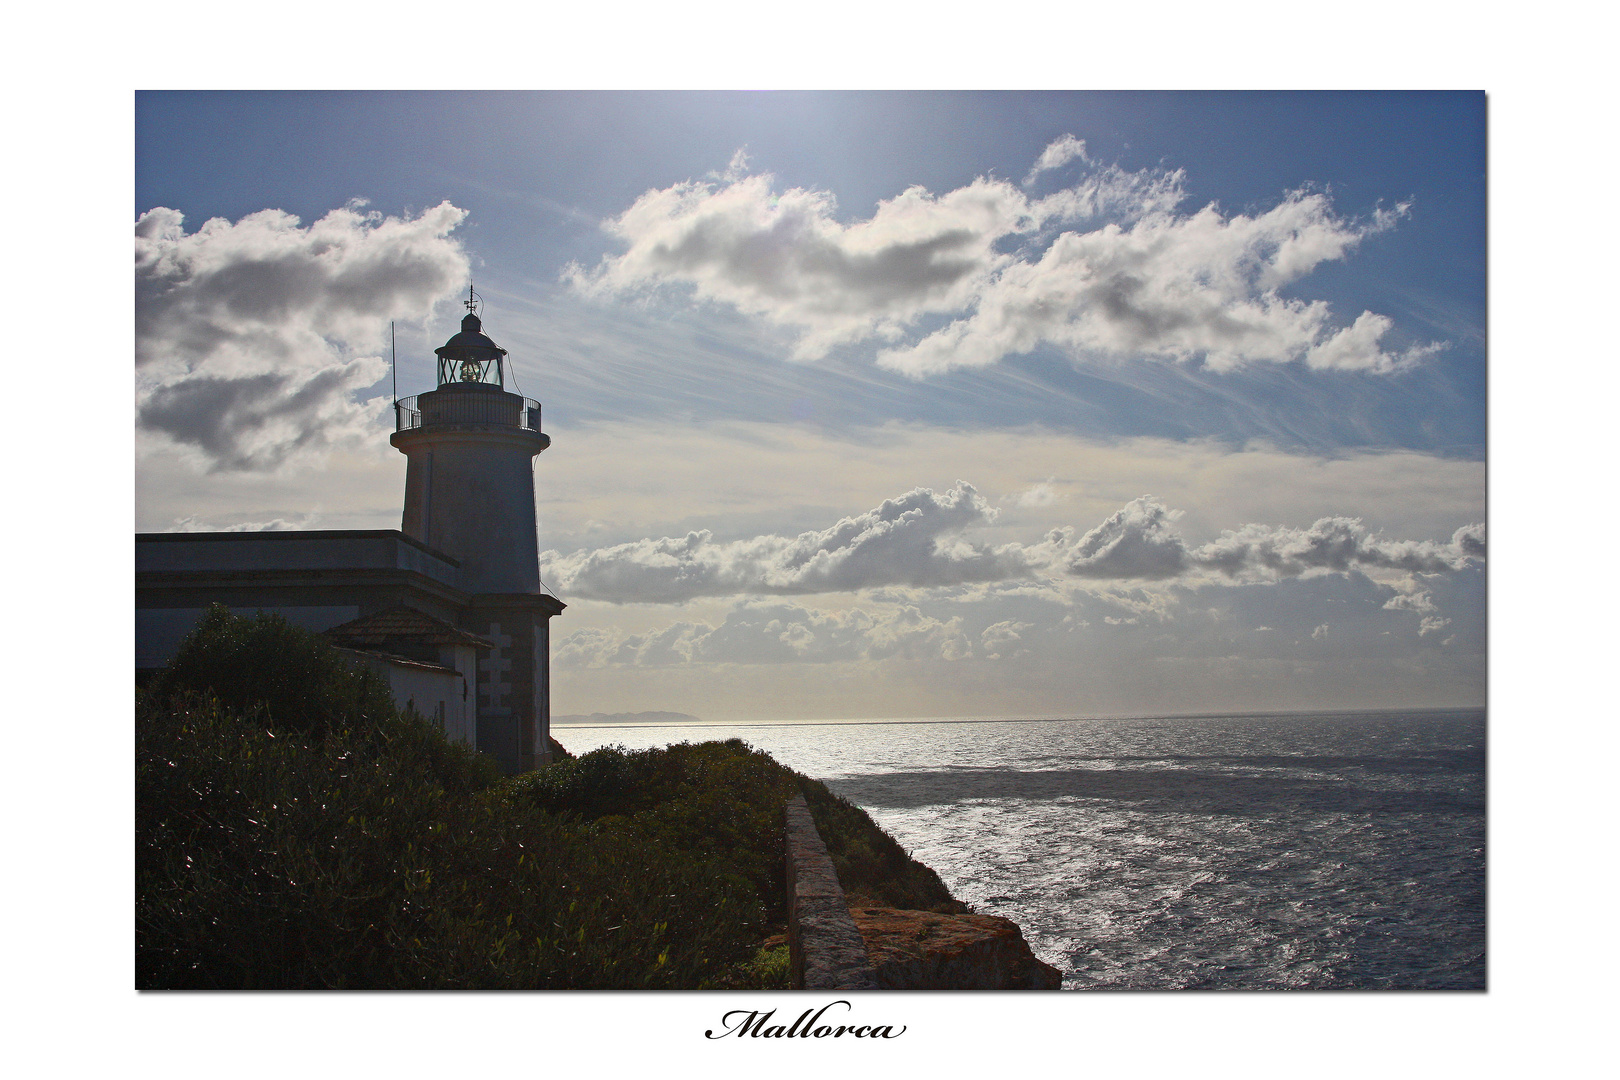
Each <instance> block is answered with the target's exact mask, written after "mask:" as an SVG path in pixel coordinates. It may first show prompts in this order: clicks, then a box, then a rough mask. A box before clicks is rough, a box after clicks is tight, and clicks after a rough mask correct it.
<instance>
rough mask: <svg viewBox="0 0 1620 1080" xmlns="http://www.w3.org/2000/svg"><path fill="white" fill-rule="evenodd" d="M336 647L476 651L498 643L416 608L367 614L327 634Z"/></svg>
mask: <svg viewBox="0 0 1620 1080" xmlns="http://www.w3.org/2000/svg"><path fill="white" fill-rule="evenodd" d="M324 633H325V634H326V636H327V637H329V638H331V639H332V641H333V642H334V643H335V644H339V645H348V646H367V647H371V648H376V647H377V646H381V645H397V644H405V643H409V644H412V645H471V646H472V647H473V648H475V649H493V648H494V647H495V643H494V642H493V641H490V640H489V639H488V638H481V637H479V636H478V635H477V634H470V633H468V632H467V631H465V630H462V629H459V628H457V627H454V626H451V625H450V624H449V623H447V622H445V621H444V620H443V619H435V618H434V617H433V616H432V615H429V614H427V613H426V612H422V611H417V610H416V609H415V608H408V607H392V608H387V609H386V610H383V611H377V612H373V613H372V614H370V615H363V616H361V617H360V618H358V619H354V620H352V621H350V622H346V623H342V624H341V625H338V626H334V627H332V628H331V629H330V630H327V631H324Z"/></svg>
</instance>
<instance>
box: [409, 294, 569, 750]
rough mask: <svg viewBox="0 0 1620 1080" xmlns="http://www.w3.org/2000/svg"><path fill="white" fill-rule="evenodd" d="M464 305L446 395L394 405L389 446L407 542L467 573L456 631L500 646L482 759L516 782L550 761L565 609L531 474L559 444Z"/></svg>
mask: <svg viewBox="0 0 1620 1080" xmlns="http://www.w3.org/2000/svg"><path fill="white" fill-rule="evenodd" d="M465 304H466V307H467V314H466V316H465V317H464V318H463V319H462V320H461V330H460V332H459V333H457V334H455V335H454V336H453V337H451V338H450V340H449V341H447V342H445V343H444V344H443V345H442V346H440V347H439V348H438V349H435V350H434V352H435V354H436V355H437V356H438V385H437V387H436V388H435V389H433V390H430V391H428V392H427V393H424V394H420V395H418V396H417V397H414V398H405V399H402V400H401V401H399V402H398V403H397V404H396V405H395V408H394V433H393V435H392V436H391V437H390V439H389V441H390V442H391V443H392V444H393V445H394V447H396V448H397V449H398V450H399V451H400V453H402V454H404V455H405V458H406V462H407V464H406V470H405V506H404V513H403V515H402V519H401V526H400V528H401V531H402V532H403V533H404V534H405V535H406V536H408V537H410V538H411V539H413V540H416V541H418V542H420V543H421V544H422V545H424V546H425V547H427V548H429V549H431V550H433V551H435V552H438V553H441V554H443V555H446V556H449V557H450V558H451V559H453V560H455V561H456V562H457V563H459V564H460V565H459V571H458V575H459V581H458V585H459V587H460V589H461V590H462V591H463V592H464V593H467V594H470V600H471V603H470V604H469V605H467V607H466V608H465V609H464V610H463V611H462V612H461V614H460V618H459V620H458V625H460V626H461V627H462V628H463V629H465V630H468V631H471V632H472V633H474V634H477V635H479V636H481V637H484V638H487V639H488V640H490V641H492V642H494V644H495V648H494V649H492V650H489V651H488V652H487V653H486V654H485V655H483V656H481V657H480V659H479V666H478V691H477V692H478V739H477V741H478V749H480V750H482V751H484V752H486V753H489V754H491V755H493V756H494V757H495V758H496V759H497V760H499V761H500V762H501V764H502V766H503V767H504V768H505V769H506V771H508V772H517V771H524V770H527V769H532V768H534V767H535V766H537V765H540V764H543V763H545V762H546V761H549V760H550V745H551V744H550V717H551V706H550V699H551V694H550V682H551V679H550V652H551V649H550V619H551V617H552V616H554V615H557V614H559V613H560V612H561V611H562V609H563V606H564V605H563V604H562V603H561V602H559V601H558V600H557V599H556V598H555V597H552V596H549V595H546V594H545V593H543V592H541V589H540V557H539V556H540V553H539V539H538V536H537V521H536V518H535V500H534V466H535V459H536V458H537V457H538V456H539V455H540V453H541V452H542V451H543V450H545V449H546V447H548V446H550V445H551V437H550V436H548V435H546V434H545V433H544V432H543V431H541V430H540V403H539V402H538V401H535V400H533V399H532V398H526V397H523V396H521V395H519V394H515V393H512V392H511V391H509V390H507V389H506V377H507V365H506V358H507V352H506V350H505V349H503V348H501V347H500V346H499V345H497V344H495V342H494V341H493V340H491V338H490V337H489V336H488V335H487V334H485V333H484V327H483V320H482V319H480V318H479V314H478V308H479V301H478V297H477V296H476V294H474V293H473V291H472V289H471V288H470V287H469V288H468V290H467V300H466V301H465Z"/></svg>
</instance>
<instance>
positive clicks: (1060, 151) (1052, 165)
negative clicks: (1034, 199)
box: [1024, 135, 1091, 187]
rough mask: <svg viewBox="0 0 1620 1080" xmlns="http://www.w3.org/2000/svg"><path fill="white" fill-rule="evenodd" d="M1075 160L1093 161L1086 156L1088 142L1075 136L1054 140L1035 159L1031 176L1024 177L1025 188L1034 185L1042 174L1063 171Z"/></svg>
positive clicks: (1064, 136) (1030, 171) (1031, 168)
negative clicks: (1057, 170) (1053, 170)
mask: <svg viewBox="0 0 1620 1080" xmlns="http://www.w3.org/2000/svg"><path fill="white" fill-rule="evenodd" d="M1075 158H1079V159H1080V160H1081V161H1090V160H1091V158H1090V157H1089V156H1088V155H1087V154H1086V140H1084V139H1077V138H1075V137H1074V136H1073V135H1063V136H1060V137H1059V138H1057V139H1054V140H1053V141H1052V142H1051V143H1049V144H1047V147H1046V149H1045V150H1042V151H1041V156H1040V157H1038V158H1036V159H1035V164H1034V165H1032V166H1031V167H1030V170H1029V175H1028V176H1026V177H1024V186H1025V187H1028V186H1029V185H1031V184H1033V183H1034V182H1035V178H1036V177H1037V176H1039V175H1040V174H1041V173H1043V172H1049V171H1051V170H1052V169H1061V168H1062V167H1063V166H1065V165H1067V164H1068V163H1069V162H1071V161H1073V160H1074V159H1075Z"/></svg>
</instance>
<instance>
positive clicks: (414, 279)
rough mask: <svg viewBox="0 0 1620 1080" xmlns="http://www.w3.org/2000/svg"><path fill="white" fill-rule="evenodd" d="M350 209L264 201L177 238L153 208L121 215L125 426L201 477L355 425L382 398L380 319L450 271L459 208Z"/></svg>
mask: <svg viewBox="0 0 1620 1080" xmlns="http://www.w3.org/2000/svg"><path fill="white" fill-rule="evenodd" d="M361 205H362V204H359V203H353V204H351V205H350V206H348V207H346V208H344V209H342V210H334V211H332V212H331V213H328V214H327V215H326V216H325V217H323V218H321V219H320V220H319V221H316V222H314V223H313V224H311V225H309V226H303V225H301V224H300V223H299V220H298V219H297V218H296V217H293V216H292V215H291V214H286V213H283V212H282V211H279V210H262V211H259V212H258V213H254V214H249V215H248V216H246V217H244V218H242V219H241V220H240V221H238V222H236V223H234V224H233V223H231V222H229V221H226V220H225V219H223V218H213V219H211V220H209V221H206V222H204V223H203V225H202V226H201V227H200V228H199V229H197V231H196V232H193V233H189V234H188V233H186V231H185V228H184V217H183V216H182V215H181V214H180V213H179V212H178V211H175V210H170V209H168V208H166V207H158V208H156V209H153V210H150V211H148V212H147V213H145V214H143V215H141V217H140V218H139V220H138V221H137V222H136V225H135V298H136V305H135V321H136V335H135V363H136V372H137V375H136V383H137V398H136V400H137V406H138V414H137V416H138V423H139V425H140V427H141V429H142V430H143V432H144V433H146V434H147V435H149V436H150V435H155V436H158V437H159V438H161V439H165V440H168V441H171V442H173V443H175V444H178V445H181V446H184V447H186V448H188V449H189V450H190V451H191V452H192V454H193V455H194V457H195V459H196V460H197V461H198V462H199V463H200V464H202V465H203V466H204V467H205V468H206V469H208V470H210V471H222V470H223V471H268V470H273V469H275V468H277V467H278V466H280V465H282V464H283V463H285V462H287V461H289V460H291V459H293V458H296V457H300V456H306V455H309V454H312V453H318V452H319V451H321V450H324V449H326V448H327V447H330V446H332V445H334V444H338V443H343V442H349V441H353V440H354V439H355V438H356V437H358V436H359V435H361V434H362V433H364V432H366V431H367V429H368V426H369V425H372V424H373V423H374V422H375V420H376V418H377V417H378V416H379V414H380V412H381V410H382V409H383V408H384V407H385V405H386V400H385V399H383V398H376V399H373V400H370V401H360V400H357V398H356V395H357V393H358V392H360V391H363V390H364V389H366V388H367V387H369V386H372V385H374V384H375V383H376V382H377V381H378V380H379V379H381V378H382V377H383V376H384V375H386V374H387V371H388V365H387V363H386V361H384V360H383V359H382V357H381V356H380V355H376V354H374V353H373V351H374V350H375V351H377V352H380V350H381V348H382V346H383V344H384V337H385V335H384V329H385V327H386V326H387V323H388V321H389V319H391V318H394V319H414V318H420V317H422V316H424V315H426V314H427V312H428V311H429V310H430V309H431V308H432V306H433V304H434V303H435V302H436V301H438V300H440V299H443V298H445V297H447V296H448V295H449V294H450V293H451V292H452V291H454V289H455V288H457V287H458V286H459V284H460V283H461V282H463V281H465V280H466V275H467V268H468V263H467V257H466V255H465V253H464V252H463V251H462V250H461V247H460V245H459V243H457V242H456V241H455V240H453V239H451V238H450V233H451V232H452V231H453V230H454V229H455V228H456V226H457V225H458V224H460V222H461V220H462V219H463V218H464V217H465V216H466V212H465V211H463V210H460V209H457V208H456V207H454V206H452V205H450V204H449V203H448V202H445V203H441V204H440V205H438V206H437V207H434V208H433V209H431V210H426V211H423V212H422V213H421V214H419V215H417V216H416V217H384V216H383V215H382V214H379V213H375V212H370V213H367V212H363V211H362V210H361Z"/></svg>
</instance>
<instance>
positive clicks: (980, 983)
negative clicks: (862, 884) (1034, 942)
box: [850, 907, 1063, 990]
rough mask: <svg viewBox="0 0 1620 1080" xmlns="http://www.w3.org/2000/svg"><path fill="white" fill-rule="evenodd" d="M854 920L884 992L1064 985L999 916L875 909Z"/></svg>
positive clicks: (860, 910)
mask: <svg viewBox="0 0 1620 1080" xmlns="http://www.w3.org/2000/svg"><path fill="white" fill-rule="evenodd" d="M850 915H851V916H852V917H853V918H854V920H855V927H856V929H857V930H859V931H860V933H861V938H862V939H863V940H864V941H865V943H866V955H867V958H868V960H869V961H870V962H871V966H872V975H873V978H874V980H875V981H876V982H877V984H878V986H879V987H880V988H882V989H884V990H1056V989H1058V987H1059V985H1060V984H1061V983H1062V981H1063V974H1062V972H1060V971H1058V969H1057V968H1055V967H1053V966H1052V965H1050V964H1048V963H1045V962H1044V961H1042V960H1040V959H1039V958H1037V957H1036V956H1035V954H1034V953H1032V952H1031V951H1030V948H1029V943H1028V942H1026V941H1025V940H1024V935H1023V933H1022V932H1021V931H1019V929H1018V926H1017V924H1015V923H1014V922H1013V921H1012V920H1011V919H1004V918H1002V917H1001V916H999V915H941V914H937V913H935V912H932V911H902V910H899V909H896V908H874V907H855V908H851V909H850Z"/></svg>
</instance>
